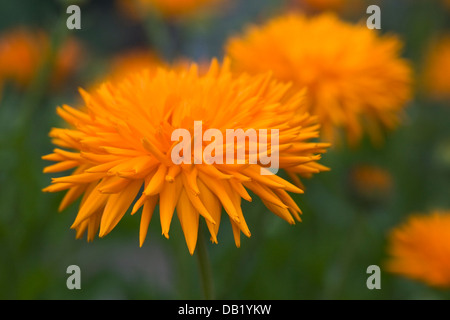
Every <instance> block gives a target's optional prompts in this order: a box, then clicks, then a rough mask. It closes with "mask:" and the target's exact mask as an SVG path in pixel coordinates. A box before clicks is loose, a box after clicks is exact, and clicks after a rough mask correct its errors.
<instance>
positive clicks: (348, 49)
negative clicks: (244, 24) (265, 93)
mask: <svg viewBox="0 0 450 320" xmlns="http://www.w3.org/2000/svg"><path fill="white" fill-rule="evenodd" d="M400 47H401V43H400V41H399V39H397V38H396V37H395V36H392V35H391V36H379V35H378V34H377V33H376V31H375V30H370V29H368V28H367V27H366V26H365V25H352V24H349V23H346V22H343V21H341V20H339V19H338V18H337V17H336V16H335V15H333V14H321V15H318V16H315V17H311V18H308V17H305V16H303V15H300V14H289V15H286V16H281V17H277V18H275V19H273V20H271V21H269V22H268V23H266V24H265V25H263V26H260V27H257V26H253V27H250V28H249V29H248V30H247V31H246V32H245V33H244V34H243V35H242V36H235V37H233V38H231V39H230V40H229V41H228V43H227V45H226V51H227V54H228V55H229V56H230V57H231V59H232V63H233V65H234V68H235V69H236V70H245V71H247V72H251V73H258V72H264V71H266V70H272V72H273V74H274V76H275V77H276V78H278V79H280V80H283V81H291V82H293V83H294V85H295V88H297V89H298V88H303V87H306V88H307V89H308V96H309V99H310V104H309V108H310V109H309V110H310V112H311V114H314V115H317V116H318V118H319V122H320V123H321V125H322V129H323V133H324V139H330V140H332V139H334V138H335V136H336V134H337V132H336V131H338V130H339V131H340V130H342V129H344V130H345V131H346V132H347V136H348V139H349V141H350V142H352V143H357V142H358V141H359V140H360V139H361V137H362V135H363V132H364V130H365V129H367V131H368V132H369V133H370V134H371V137H372V138H373V139H377V138H379V137H380V133H381V132H380V131H381V129H382V128H394V127H395V126H396V125H397V123H398V122H399V115H400V113H401V111H402V108H403V107H404V105H405V103H406V102H407V101H408V99H409V98H410V82H411V70H410V67H409V65H408V63H407V62H406V61H405V60H403V59H401V58H400V57H399V49H400Z"/></svg>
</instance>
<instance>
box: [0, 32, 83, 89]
mask: <svg viewBox="0 0 450 320" xmlns="http://www.w3.org/2000/svg"><path fill="white" fill-rule="evenodd" d="M49 50H50V43H49V39H48V37H47V35H46V34H45V33H44V32H42V31H36V32H31V31H28V30H26V29H23V28H20V29H15V30H11V31H9V32H7V33H5V34H3V35H2V36H1V37H0V84H1V83H3V82H4V81H7V80H10V81H13V82H14V83H15V84H17V85H18V86H21V87H25V86H27V85H29V83H30V82H31V80H32V79H33V78H34V77H35V75H36V73H37V72H38V71H39V68H40V67H41V66H42V64H43V63H44V61H45V59H46V58H47V57H48V54H49ZM80 53H81V48H80V44H79V43H78V42H77V41H76V40H75V39H73V38H70V39H68V40H67V41H66V42H65V43H64V44H63V46H61V48H59V50H58V52H57V54H56V58H55V65H54V70H53V74H52V78H51V81H52V85H54V86H57V85H58V84H60V82H61V81H62V80H64V79H65V78H66V77H67V76H68V75H69V74H70V73H71V72H73V70H74V68H75V66H76V65H77V64H76V61H77V60H78V57H79V55H80Z"/></svg>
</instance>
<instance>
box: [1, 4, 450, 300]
mask: <svg viewBox="0 0 450 320" xmlns="http://www.w3.org/2000/svg"><path fill="white" fill-rule="evenodd" d="M225 2H227V3H228V4H227V6H225V9H223V10H218V11H217V12H212V13H210V14H204V15H201V16H199V17H196V18H191V19H187V20H183V21H177V22H173V23H172V24H171V25H170V26H169V27H170V28H169V29H167V25H164V22H162V21H161V20H158V19H156V18H155V19H153V20H152V18H148V19H147V20H145V21H135V20H132V19H129V18H127V17H126V16H124V15H123V14H121V13H120V12H119V11H118V9H117V6H116V5H115V2H114V1H99V0H95V1H79V2H75V1H50V0H46V1H33V0H20V1H1V2H0V33H3V32H6V31H8V30H11V29H14V28H16V27H18V26H23V25H25V26H28V27H30V28H41V29H43V30H46V31H47V32H48V33H49V34H50V35H51V37H52V39H53V41H54V43H55V44H56V45H57V44H58V40H59V39H60V38H61V37H64V36H67V35H69V34H70V35H71V36H74V37H76V38H77V39H79V40H80V42H81V43H82V44H83V59H82V61H80V65H79V66H78V68H77V71H76V72H75V73H74V74H72V75H71V76H70V78H69V79H67V81H65V83H64V85H63V86H62V87H60V88H58V90H51V89H50V88H49V87H48V86H47V85H46V83H45V81H44V82H42V81H41V80H42V79H45V70H44V71H42V72H43V74H42V73H41V74H40V75H37V76H36V77H37V80H36V79H35V81H34V82H33V83H32V84H31V85H30V86H28V87H26V88H22V89H19V88H17V87H15V86H14V85H13V84H11V83H8V82H7V81H6V82H5V83H4V87H3V90H2V94H1V96H0V97H1V100H0V298H1V299H201V298H203V294H202V291H201V284H200V278H199V274H198V264H197V259H196V256H195V254H194V256H190V254H189V252H188V250H187V247H186V244H185V241H184V237H183V234H182V230H181V227H180V224H179V221H178V219H177V218H176V217H175V216H174V219H173V222H172V228H171V231H170V239H169V240H168V239H165V238H164V237H163V236H162V235H161V231H160V225H159V218H158V215H157V214H155V215H154V218H153V220H152V222H151V224H150V230H149V233H148V236H147V240H146V242H145V244H144V246H143V247H142V248H139V240H138V231H139V217H138V216H135V217H133V216H130V215H129V214H127V215H126V216H125V217H124V218H123V220H122V221H121V222H120V223H119V225H118V226H117V227H116V228H115V229H114V230H113V232H111V233H110V234H109V235H108V236H106V237H105V238H102V239H98V238H97V239H95V240H94V241H93V242H92V243H87V242H86V241H85V240H76V239H75V232H74V230H71V229H70V225H71V224H72V222H73V220H74V218H75V215H76V211H77V206H76V205H72V206H71V207H70V208H68V209H67V210H65V211H64V212H62V213H58V212H57V208H58V205H59V202H60V200H61V199H62V197H63V195H64V193H63V192H61V193H52V194H49V193H42V192H41V189H42V188H44V187H46V186H47V185H48V184H49V183H50V179H51V177H54V176H55V175H54V174H43V173H42V169H43V168H44V167H45V166H46V165H48V162H46V161H43V160H41V156H42V155H45V154H48V153H50V152H51V151H52V149H53V146H52V144H51V142H50V139H49V137H48V132H49V130H50V128H51V127H53V126H59V125H61V120H60V119H59V118H58V117H57V115H56V112H55V108H56V106H58V105H61V104H63V103H66V104H69V105H76V103H77V102H78V101H79V96H78V91H77V90H78V87H80V86H81V87H84V86H88V85H89V84H91V83H92V82H93V81H94V80H95V79H97V77H99V76H100V75H101V74H102V73H103V72H104V70H106V69H107V66H108V61H110V59H111V58H112V57H114V56H115V55H116V54H118V53H120V52H122V51H123V50H126V49H129V48H133V47H138V46H153V47H154V49H155V50H156V51H159V52H161V53H162V54H163V55H164V56H165V57H166V58H167V59H173V58H175V57H177V56H184V57H190V58H192V59H196V60H202V59H209V58H211V57H213V56H217V57H221V56H222V54H223V44H224V41H225V39H226V38H227V36H229V35H231V34H233V33H235V32H238V31H240V30H242V28H243V27H244V26H245V25H246V24H247V23H250V22H259V21H264V20H266V19H267V18H269V17H271V16H274V15H276V14H278V13H280V12H282V10H283V8H285V6H286V5H287V4H288V1H279V0H278V1H277V0H241V1H239V0H232V1H227V0H225ZM69 4H79V5H80V8H81V18H82V19H81V26H82V29H81V30H72V31H70V32H69V31H68V30H67V28H66V27H65V23H66V19H67V18H68V16H69V15H68V14H67V13H66V8H67V6H68V5H69ZM368 4H378V5H379V6H380V7H381V11H382V30H381V32H382V33H387V32H394V33H397V34H399V35H400V36H401V37H402V39H403V40H404V42H405V50H404V56H405V57H407V58H409V59H411V61H412V62H413V65H414V68H415V72H416V74H417V77H416V78H417V79H420V74H421V72H422V69H423V61H424V56H425V54H426V50H427V48H428V46H429V44H430V43H431V41H433V39H434V38H435V37H436V36H438V35H439V34H443V33H445V32H446V31H447V30H448V28H450V19H449V17H450V9H449V8H447V9H444V6H443V5H442V2H441V1H418V0H396V1H370V2H367V5H368ZM367 5H365V6H363V7H362V8H361V9H358V10H355V11H356V12H353V13H352V15H351V16H345V17H344V18H345V19H347V20H349V21H357V20H360V19H366V18H367V16H368V15H367V14H366V13H365V8H366V7H367ZM167 30H169V33H168V35H171V36H174V35H176V39H175V40H174V39H169V40H168V41H167V39H166V38H164V34H165V33H164V32H167ZM171 30H172V31H171ZM174 30H175V31H174ZM293 36H294V34H293ZM324 40H325V39H324ZM39 77H41V78H39ZM406 113H407V120H406V121H405V122H404V123H403V124H402V125H401V126H400V127H399V128H398V129H397V130H395V131H394V132H391V133H390V134H389V135H388V137H387V141H386V143H385V145H383V146H381V147H377V148H375V147H373V146H371V144H370V143H368V142H367V141H364V143H363V145H362V146H361V147H360V148H357V149H350V148H341V149H331V150H330V151H329V152H328V153H327V154H325V155H324V157H323V160H322V163H323V164H325V165H327V166H329V167H331V168H332V171H331V172H326V173H321V174H318V175H316V176H315V177H314V178H313V179H311V180H304V183H305V186H306V188H307V191H306V193H305V194H304V195H300V196H296V197H295V200H296V201H297V203H299V206H300V207H301V209H302V210H303V216H302V219H303V222H302V223H297V224H296V225H295V226H290V225H289V224H287V223H286V222H285V221H284V220H281V219H279V218H278V217H276V216H275V215H273V214H272V213H270V212H268V210H266V209H265V207H264V206H263V205H262V204H261V202H260V201H258V200H256V199H255V200H254V201H253V203H245V202H244V203H243V211H244V215H245V217H246V219H247V223H248V225H249V227H250V231H251V232H252V237H251V238H246V237H245V236H241V247H240V248H239V249H238V248H236V247H235V244H234V240H233V236H232V232H231V226H230V225H229V223H228V222H227V221H225V219H224V221H223V223H222V224H221V227H220V231H219V238H218V240H219V244H218V245H214V244H210V243H208V251H209V256H210V259H211V265H212V271H213V279H214V288H215V293H216V294H215V295H216V297H217V298H219V299H448V298H450V292H449V291H445V290H438V289H433V288H431V287H428V286H426V285H424V284H421V283H419V282H415V281H412V280H408V279H404V278H401V277H398V276H394V275H391V274H389V273H387V272H385V271H384V270H383V263H384V261H385V259H386V257H387V254H386V235H387V233H388V232H389V230H390V229H391V228H393V227H394V226H396V225H397V224H398V223H400V222H401V221H403V219H404V218H405V217H406V216H407V215H408V214H410V213H412V212H426V211H429V210H432V209H435V208H444V209H445V208H450V197H449V196H450V195H449V190H450V106H449V101H448V100H436V99H432V98H430V97H428V96H427V95H426V94H424V93H423V92H422V90H421V87H420V81H416V88H415V97H414V100H413V101H412V102H411V103H410V105H409V106H408V108H407V109H406ZM360 165H373V166H376V167H379V168H382V169H383V170H386V171H387V172H388V173H389V176H390V177H391V179H392V186H391V189H390V190H389V192H387V193H382V194H381V195H380V194H376V195H375V196H374V195H373V194H371V193H370V192H369V195H368V194H365V193H364V192H362V191H361V190H360V189H359V188H358V187H355V183H354V181H353V179H352V172H353V170H354V169H355V168H357V167H358V166H360ZM72 264H75V265H78V266H79V267H80V268H81V290H68V289H67V287H66V279H67V277H68V276H69V275H68V274H66V268H67V267H68V266H69V265H72ZM373 264H375V265H379V266H380V267H381V289H380V290H369V289H367V287H366V280H367V277H368V276H369V275H368V274H366V269H367V267H368V266H369V265H373Z"/></svg>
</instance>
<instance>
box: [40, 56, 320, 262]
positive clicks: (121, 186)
mask: <svg viewBox="0 0 450 320" xmlns="http://www.w3.org/2000/svg"><path fill="white" fill-rule="evenodd" d="M288 90H289V85H286V84H284V83H279V82H277V81H275V80H273V79H272V78H271V75H270V74H262V75H256V76H250V75H246V74H241V75H235V74H233V73H232V72H231V71H230V67H229V61H228V60H227V59H226V60H225V62H224V63H223V65H222V66H221V65H220V64H219V63H218V62H217V61H216V60H213V61H212V62H211V64H210V68H209V70H208V71H207V72H202V73H199V72H198V71H197V66H196V64H192V66H191V67H190V68H189V69H185V70H177V69H175V70H171V69H168V68H160V69H159V70H158V71H157V72H156V73H155V74H150V72H149V71H148V70H144V71H142V72H137V73H132V74H129V75H128V76H126V77H125V78H124V79H123V80H122V81H120V82H116V81H113V82H105V83H104V84H102V85H101V86H100V87H99V88H98V89H96V90H95V91H94V92H90V93H88V92H85V91H83V90H81V94H82V96H83V99H84V103H85V106H84V107H83V108H82V109H75V108H72V107H70V106H67V105H64V106H62V107H58V108H57V112H58V114H59V115H60V116H61V117H62V118H63V119H64V120H65V121H66V122H67V123H68V124H69V125H70V127H69V128H54V129H52V130H51V132H50V136H51V137H52V138H53V143H54V144H56V145H57V146H58V147H59V148H56V149H55V150H54V152H53V153H52V154H49V155H47V156H44V157H43V159H46V160H50V161H55V162H56V164H54V165H50V166H48V167H46V168H45V169H44V172H60V171H65V170H69V169H74V171H73V172H72V174H70V175H67V176H62V177H58V178H53V179H52V184H51V185H50V186H48V187H47V188H45V189H44V191H49V192H56V191H62V190H68V191H67V193H66V195H65V197H64V199H63V200H62V202H61V205H60V207H59V210H64V209H65V208H66V207H67V206H68V205H70V204H71V203H72V202H73V201H75V200H76V199H77V198H79V197H81V202H80V207H79V211H78V214H77V217H76V219H75V221H74V223H73V225H72V228H74V229H76V232H77V238H80V237H82V236H83V234H84V233H85V231H87V239H88V241H91V240H93V239H94V237H95V235H96V233H97V232H98V231H99V236H100V237H103V236H105V235H106V234H108V233H109V232H110V231H111V230H112V229H113V228H114V227H115V226H116V225H117V224H118V222H119V221H120V220H121V218H122V217H123V216H124V214H125V213H126V212H127V210H128V209H129V208H130V207H132V208H131V213H132V214H135V213H136V212H137V211H138V210H140V208H142V214H141V224H140V245H141V246H142V244H143V242H144V239H145V237H146V234H147V228H148V225H149V222H150V219H151V218H152V215H153V211H154V209H155V206H156V205H157V204H158V203H159V216H160V221H161V229H162V234H163V235H164V236H166V237H168V236H169V228H170V224H171V221H172V217H173V214H174V211H175V209H176V212H177V216H178V219H179V220H180V222H181V226H182V229H183V232H184V235H185V238H186V242H187V246H188V248H189V251H190V253H191V254H192V253H193V252H194V249H195V245H196V242H197V234H198V226H199V221H200V217H203V218H204V219H205V221H206V224H207V227H208V229H209V232H210V234H211V240H212V241H213V242H217V234H218V230H219V225H220V222H221V212H222V207H223V208H224V210H225V212H226V213H227V216H228V217H229V219H230V221H231V226H232V230H233V234H234V238H235V243H236V245H237V246H239V245H240V233H241V232H242V233H244V234H245V235H246V236H250V230H249V228H248V226H247V224H246V222H245V218H244V214H243V212H242V210H241V199H245V200H248V201H251V200H252V198H251V197H250V195H249V193H248V190H251V191H252V192H253V193H254V194H255V195H257V196H259V197H260V198H261V199H262V201H263V202H264V203H265V205H266V206H267V207H268V208H269V209H270V210H271V211H272V212H273V213H275V214H276V215H278V216H280V217H282V218H283V219H285V220H286V221H288V222H289V223H294V222H295V220H294V219H297V220H300V213H301V211H300V208H299V207H298V206H297V204H296V203H295V202H294V200H293V199H292V198H291V197H290V195H289V194H288V192H294V193H303V190H302V189H301V188H299V187H298V186H295V185H294V184H291V183H289V182H288V181H286V180H284V179H282V178H281V177H279V176H278V175H275V174H268V175H266V174H265V173H268V172H267V171H268V170H269V169H267V167H268V165H269V164H268V163H267V162H265V163H262V161H256V162H252V161H250V160H251V159H252V156H253V155H254V153H255V152H254V150H255V149H254V147H255V146H257V147H258V148H257V149H256V150H257V151H256V153H258V154H260V153H261V152H262V151H261V150H264V148H267V146H269V147H270V148H267V149H265V150H266V156H267V155H269V154H270V156H273V155H274V154H275V153H278V158H277V160H278V165H279V168H280V169H284V168H285V169H289V171H290V173H291V175H297V174H298V175H300V176H301V175H310V174H312V173H317V172H320V171H323V170H327V168H325V167H324V166H322V165H320V164H319V163H317V160H318V159H319V158H320V153H323V152H324V151H325V149H326V147H327V146H328V144H326V143H319V142H311V141H310V140H311V139H312V138H315V137H317V136H318V131H317V130H318V125H317V124H316V123H315V118H314V117H312V116H310V115H309V114H308V113H306V112H302V108H303V96H302V94H297V95H290V96H287V92H288ZM199 122H201V127H200V131H198V129H199V128H198V125H197V124H198V123H199ZM252 128H253V129H263V128H264V129H267V130H269V129H270V133H267V132H266V134H263V133H261V131H256V132H260V133H259V134H258V136H257V138H258V139H257V145H250V143H249V145H246V147H245V148H244V149H239V146H238V148H236V155H234V147H233V148H232V150H231V152H232V154H233V159H232V160H233V161H232V163H229V161H226V162H222V163H221V162H220V161H211V157H214V158H215V157H218V158H219V157H220V156H221V155H224V154H225V153H226V154H227V155H228V154H229V153H228V149H227V147H228V146H230V145H231V146H233V144H230V143H228V142H229V141H228V140H227V141H225V140H224V141H222V142H219V141H218V140H217V139H218V137H219V136H220V135H221V134H223V136H226V132H227V130H230V129H242V130H245V132H247V130H251V129H252ZM209 129H211V130H212V131H211V130H209ZM275 129H277V130H278V134H276V131H274V132H275V133H272V131H271V130H275ZM180 131H181V133H187V134H190V133H193V138H192V151H188V150H191V149H190V148H191V139H187V140H184V139H183V141H179V140H180V139H179V138H176V137H175V139H173V136H174V135H175V133H177V132H178V133H179V132H180ZM207 132H209V133H211V132H213V133H214V135H213V136H214V146H215V148H214V152H212V151H211V143H212V142H211V143H208V142H204V141H212V136H211V135H210V136H209V137H206V133H207ZM274 135H275V136H277V137H278V143H277V145H278V148H275V147H276V145H275V144H274V143H273V142H274V141H275V140H272V139H273V138H274ZM199 136H200V137H204V139H202V140H200V143H199V142H198V137H199ZM181 142H183V144H181ZM180 145H182V146H184V147H186V148H185V149H179V146H180ZM208 148H209V150H210V151H211V152H210V153H209V155H210V156H209V157H206V156H205V155H206V154H207V149H208ZM67 149H68V150H67ZM225 150H226V152H225ZM239 150H244V151H245V153H244V155H245V157H244V158H243V159H242V158H241V160H244V161H243V162H241V163H239V162H238V161H237V159H238V157H237V155H238V152H239ZM252 150H253V151H252ZM198 152H200V154H199V153H198ZM174 154H175V155H176V159H177V161H175V160H174ZM202 154H203V156H202ZM180 157H181V158H180ZM180 159H182V161H181V162H178V160H180ZM227 159H228V158H227ZM199 160H200V161H199ZM135 200H136V201H135ZM134 201H135V202H134Z"/></svg>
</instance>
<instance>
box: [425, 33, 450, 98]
mask: <svg viewBox="0 0 450 320" xmlns="http://www.w3.org/2000/svg"><path fill="white" fill-rule="evenodd" d="M424 72H425V74H424V82H425V88H426V91H427V94H429V95H431V96H435V97H438V98H446V97H447V98H449V97H450V79H449V76H448V75H449V74H450V36H448V35H447V36H445V37H443V38H441V39H440V40H439V41H437V42H435V43H433V45H432V46H431V48H430V51H429V52H428V54H427V57H426V62H425V71H424Z"/></svg>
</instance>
